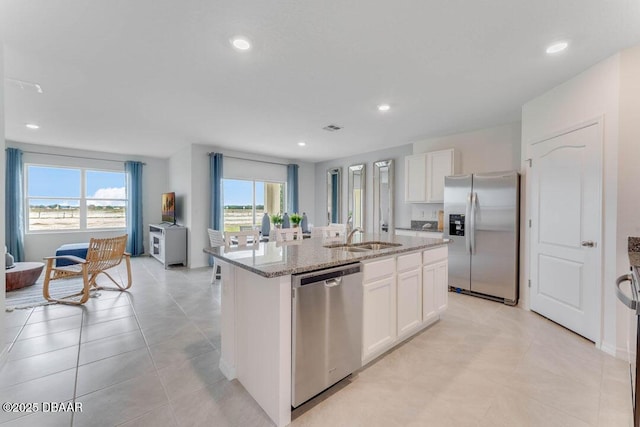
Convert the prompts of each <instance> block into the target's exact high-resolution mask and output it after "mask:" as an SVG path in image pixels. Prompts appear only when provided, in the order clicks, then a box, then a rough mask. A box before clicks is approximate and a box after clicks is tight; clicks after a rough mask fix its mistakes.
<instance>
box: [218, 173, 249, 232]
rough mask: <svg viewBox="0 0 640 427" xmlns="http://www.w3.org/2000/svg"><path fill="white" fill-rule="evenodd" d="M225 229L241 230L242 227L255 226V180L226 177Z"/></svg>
mask: <svg viewBox="0 0 640 427" xmlns="http://www.w3.org/2000/svg"><path fill="white" fill-rule="evenodd" d="M222 188H223V194H224V230H225V231H239V230H240V227H243V228H245V227H252V226H253V181H241V180H237V179H225V180H223V182H222Z"/></svg>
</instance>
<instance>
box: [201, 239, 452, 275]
mask: <svg viewBox="0 0 640 427" xmlns="http://www.w3.org/2000/svg"><path fill="white" fill-rule="evenodd" d="M448 244H449V241H444V240H443V241H442V242H438V243H429V244H425V245H417V246H411V247H397V248H389V249H382V250H380V251H373V252H374V253H368V254H367V253H362V254H358V257H357V258H353V259H348V260H336V261H329V262H325V263H320V264H310V265H308V266H304V267H298V268H287V269H283V270H280V271H274V272H266V271H262V270H259V269H256V268H254V267H251V266H248V265H246V264H243V263H241V262H239V261H236V260H234V259H231V258H226V257H224V256H223V255H220V254H216V253H213V252H211V251H210V250H209V249H213V248H204V249H203V250H202V251H203V252H204V253H206V254H208V255H211V256H213V257H214V258H217V259H219V260H221V261H224V262H227V263H229V264H232V265H235V266H236V267H240V268H242V269H244V270H247V271H250V272H252V273H255V274H257V275H259V276H262V277H265V278H267V279H271V278H274V277H281V276H288V275H291V274H299V273H308V272H310V271H315V270H322V269H324V268H329V267H338V266H341V265H347V264H353V263H356V262H360V261H365V260H369V259H374V258H382V257H385V256H392V255H397V254H402V253H407V252H416V251H423V250H426V249H435V248H438V247H441V246H446V245H448Z"/></svg>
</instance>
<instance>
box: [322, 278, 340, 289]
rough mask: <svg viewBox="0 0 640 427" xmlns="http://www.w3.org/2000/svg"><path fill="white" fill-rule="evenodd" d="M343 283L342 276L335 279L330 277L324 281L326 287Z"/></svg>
mask: <svg viewBox="0 0 640 427" xmlns="http://www.w3.org/2000/svg"><path fill="white" fill-rule="evenodd" d="M341 284H342V277H336V278H335V279H329V280H325V281H324V286H325V287H326V288H334V287H336V286H340V285H341Z"/></svg>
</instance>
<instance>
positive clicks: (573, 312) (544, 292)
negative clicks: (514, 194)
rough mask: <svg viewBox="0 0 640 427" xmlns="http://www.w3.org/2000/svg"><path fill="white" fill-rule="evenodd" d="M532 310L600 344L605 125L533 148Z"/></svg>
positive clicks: (593, 125)
mask: <svg viewBox="0 0 640 427" xmlns="http://www.w3.org/2000/svg"><path fill="white" fill-rule="evenodd" d="M531 158H532V165H531V211H530V212H531V221H532V222H531V259H530V262H531V277H530V279H531V309H532V310H534V311H536V312H538V313H540V314H542V315H543V316H546V317H548V318H550V319H551V320H553V321H555V322H557V323H559V324H561V325H563V326H565V327H567V328H569V329H571V330H573V331H575V332H577V333H578V334H580V335H582V336H584V337H586V338H588V339H590V340H591V341H598V339H599V335H600V327H599V325H600V307H599V305H600V297H599V295H600V292H601V283H602V280H601V277H602V276H601V271H602V270H601V268H602V266H601V263H602V257H601V243H602V242H601V235H602V234H601V224H602V202H601V200H602V127H601V125H600V122H593V123H590V124H588V125H585V126H583V127H580V128H578V129H576V130H573V131H571V132H568V133H563V134H561V135H559V136H556V137H553V138H550V139H546V140H544V141H540V142H537V143H534V144H532V146H531Z"/></svg>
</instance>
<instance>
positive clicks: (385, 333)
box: [362, 274, 396, 359]
mask: <svg viewBox="0 0 640 427" xmlns="http://www.w3.org/2000/svg"><path fill="white" fill-rule="evenodd" d="M363 312H364V313H363V314H364V318H363V321H364V322H363V325H362V326H363V327H362V344H363V347H362V357H363V359H366V358H368V357H370V356H373V355H376V354H378V353H380V352H382V351H384V350H385V349H386V348H387V347H388V346H390V345H391V344H393V342H394V341H395V339H396V276H395V274H392V275H390V276H388V277H385V278H383V279H380V280H375V281H371V282H367V283H364V301H363Z"/></svg>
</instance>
